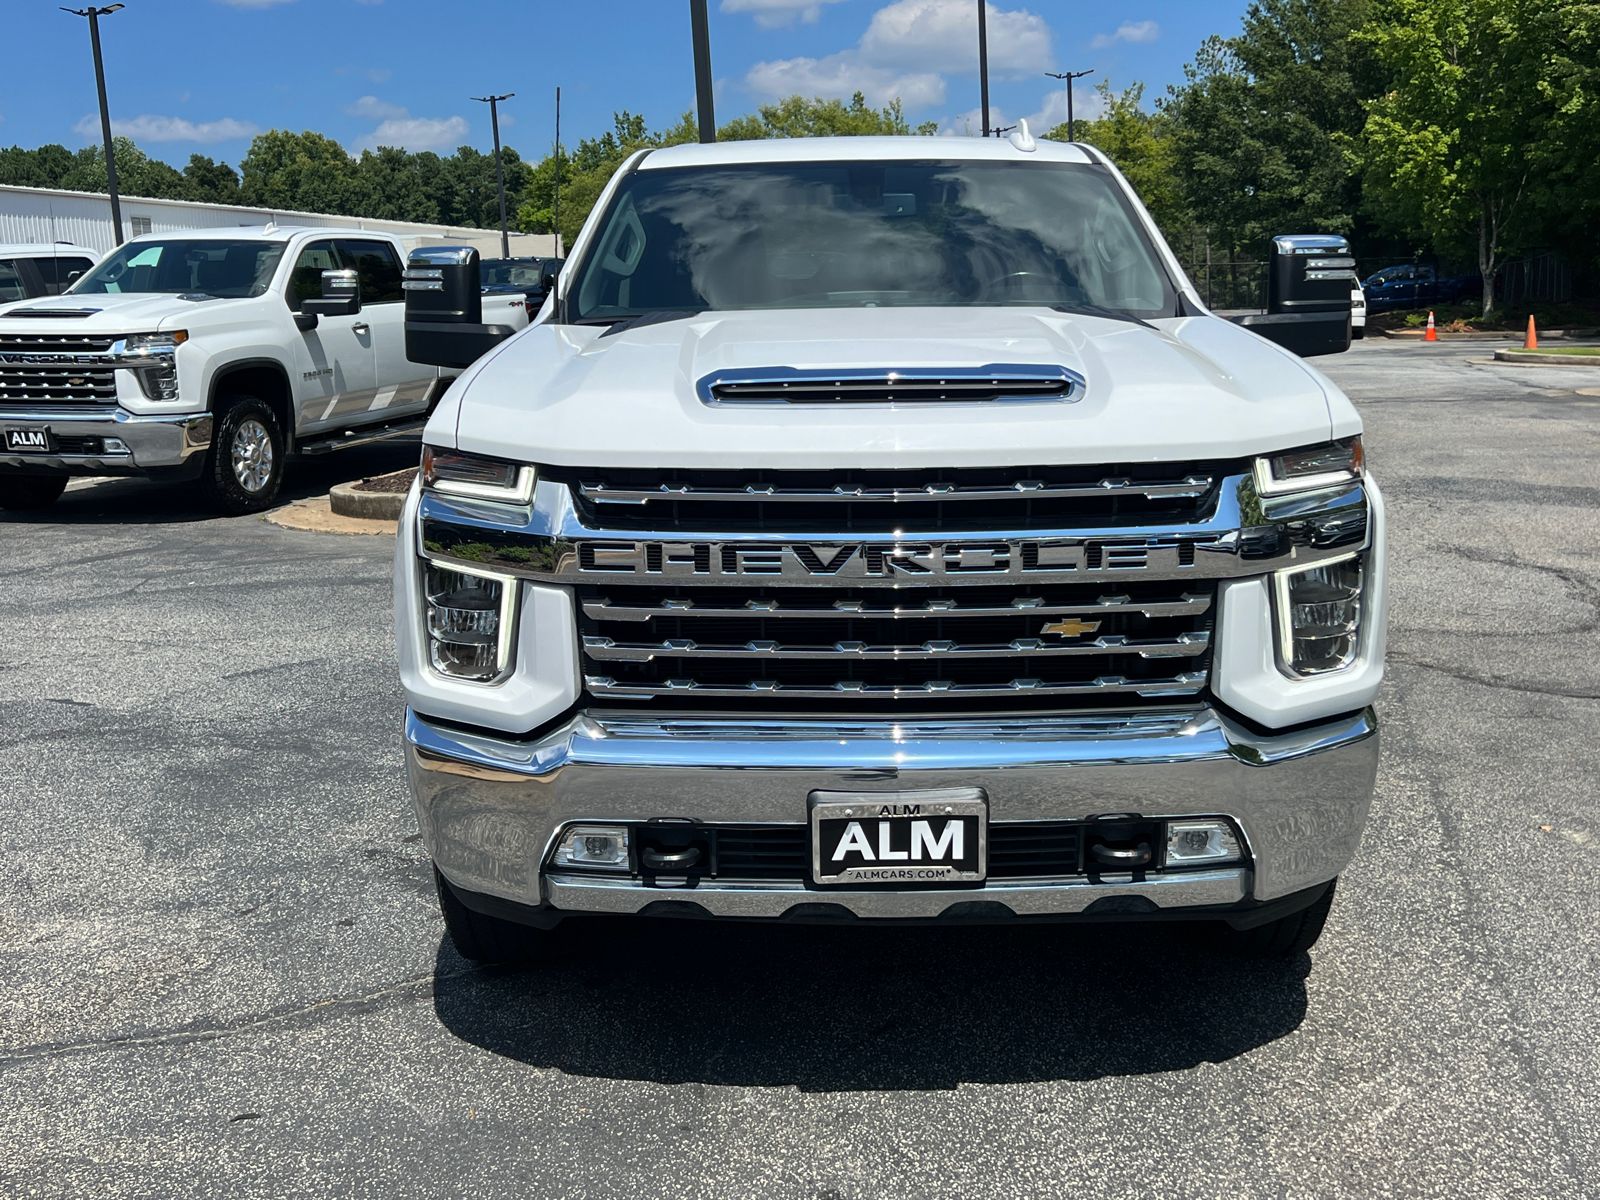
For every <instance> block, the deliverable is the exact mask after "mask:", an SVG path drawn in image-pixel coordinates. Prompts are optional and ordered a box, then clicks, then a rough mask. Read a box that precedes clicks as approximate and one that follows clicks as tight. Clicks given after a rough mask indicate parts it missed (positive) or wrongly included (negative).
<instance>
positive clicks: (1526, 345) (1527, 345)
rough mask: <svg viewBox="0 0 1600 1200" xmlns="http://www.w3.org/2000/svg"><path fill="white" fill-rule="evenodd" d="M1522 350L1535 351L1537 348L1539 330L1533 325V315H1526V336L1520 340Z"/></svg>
mask: <svg viewBox="0 0 1600 1200" xmlns="http://www.w3.org/2000/svg"><path fill="white" fill-rule="evenodd" d="M1522 348H1523V349H1524V350H1537V349H1538V348H1539V330H1538V328H1537V327H1536V326H1535V325H1534V323H1533V314H1532V313H1529V314H1528V336H1527V337H1525V338H1523V339H1522Z"/></svg>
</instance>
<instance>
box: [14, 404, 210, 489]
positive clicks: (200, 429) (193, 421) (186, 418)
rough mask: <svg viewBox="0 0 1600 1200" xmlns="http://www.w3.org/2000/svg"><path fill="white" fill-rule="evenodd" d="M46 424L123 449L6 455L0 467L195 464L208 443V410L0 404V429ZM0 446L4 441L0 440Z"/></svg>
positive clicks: (115, 469)
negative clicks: (156, 411) (141, 410)
mask: <svg viewBox="0 0 1600 1200" xmlns="http://www.w3.org/2000/svg"><path fill="white" fill-rule="evenodd" d="M41 425H44V426H48V427H49V429H50V431H51V433H52V434H54V435H55V436H56V437H57V438H58V439H61V438H69V439H74V440H76V439H82V438H99V439H101V440H105V439H107V438H110V439H114V440H115V441H119V442H121V443H122V445H123V446H124V447H125V449H122V450H104V449H102V450H100V451H98V452H93V453H65V452H63V453H57V454H8V453H6V452H5V451H4V450H3V449H0V467H23V468H29V467H31V468H35V469H46V470H52V471H70V472H72V473H73V474H74V475H118V474H130V473H136V472H143V471H157V470H166V469H170V468H175V467H186V466H194V465H195V463H196V458H195V456H196V455H204V453H205V452H206V451H207V450H209V449H210V448H211V414H210V413H174V414H171V415H168V414H165V413H161V414H157V415H153V416H152V415H146V414H141V413H130V412H128V411H127V410H126V409H123V408H111V407H107V406H103V405H93V406H90V405H74V406H67V405H56V406H43V405H41V406H38V407H34V408H0V430H4V429H7V428H11V427H18V428H22V427H26V428H31V429H37V428H38V427H39V426H41ZM0 445H3V442H0Z"/></svg>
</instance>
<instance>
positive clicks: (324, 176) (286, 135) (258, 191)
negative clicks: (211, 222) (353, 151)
mask: <svg viewBox="0 0 1600 1200" xmlns="http://www.w3.org/2000/svg"><path fill="white" fill-rule="evenodd" d="M239 166H240V174H241V175H242V179H241V181H240V189H239V190H240V197H241V199H242V200H243V201H244V203H246V204H252V205H256V206H259V207H261V208H286V209H297V210H299V211H302V212H323V213H350V214H352V215H356V214H355V209H354V199H355V187H356V167H355V163H354V161H353V160H352V159H351V158H350V155H349V154H347V153H345V149H344V147H343V146H341V145H340V144H339V143H338V142H336V141H334V140H333V139H332V138H330V137H325V136H324V135H322V134H320V133H312V132H311V131H310V130H307V131H306V132H304V133H291V132H290V131H289V130H287V129H272V130H269V131H268V132H266V133H261V134H257V135H256V137H255V139H254V140H253V141H252V142H251V143H250V151H249V153H248V154H246V155H245V156H244V161H243V162H242V163H240V164H239Z"/></svg>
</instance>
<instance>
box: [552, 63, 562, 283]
mask: <svg viewBox="0 0 1600 1200" xmlns="http://www.w3.org/2000/svg"><path fill="white" fill-rule="evenodd" d="M555 163H556V198H555V203H554V204H553V205H552V206H551V212H550V229H551V231H552V232H553V233H554V234H555V235H556V253H555V256H556V257H557V258H560V257H561V85H560V84H557V85H556V152H555Z"/></svg>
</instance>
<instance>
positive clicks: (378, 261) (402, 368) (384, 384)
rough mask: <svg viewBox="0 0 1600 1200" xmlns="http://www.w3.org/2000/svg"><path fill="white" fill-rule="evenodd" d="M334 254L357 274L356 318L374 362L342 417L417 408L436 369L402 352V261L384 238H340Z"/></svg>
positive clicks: (378, 415) (350, 418) (374, 418)
mask: <svg viewBox="0 0 1600 1200" xmlns="http://www.w3.org/2000/svg"><path fill="white" fill-rule="evenodd" d="M338 248H339V259H340V261H341V262H342V263H343V264H344V265H345V267H346V268H347V269H350V268H353V269H354V270H355V271H356V272H357V274H359V276H360V277H361V318H362V320H364V321H366V322H367V325H368V327H369V329H370V330H371V338H372V350H373V356H374V362H375V363H376V371H377V380H376V390H375V391H374V393H373V394H372V395H371V396H370V397H369V398H368V401H367V403H366V404H365V405H364V406H356V405H351V406H350V407H348V408H347V407H346V406H345V405H344V403H343V402H341V403H340V411H342V412H346V413H347V416H346V418H345V420H346V422H347V423H348V422H351V421H356V420H358V419H360V418H361V417H362V416H363V414H365V413H370V414H371V417H370V418H369V419H370V420H372V421H378V420H382V419H386V418H388V417H391V416H402V415H405V414H408V413H416V412H420V411H421V410H422V408H423V406H424V405H425V404H426V403H427V398H428V389H429V387H430V386H431V385H432V383H433V381H434V379H435V378H437V377H438V374H439V372H438V370H437V369H436V368H434V367H425V366H421V365H419V364H417V363H414V362H412V361H411V360H410V359H408V358H407V357H406V305H405V292H404V291H402V290H401V288H400V278H401V273H402V271H403V266H402V264H401V261H400V254H399V252H398V251H397V250H396V249H395V248H394V246H393V245H392V244H391V243H389V242H385V241H379V240H376V239H370V240H369V239H366V238H342V239H340V241H339V244H338Z"/></svg>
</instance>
